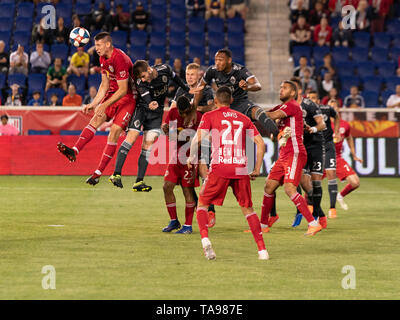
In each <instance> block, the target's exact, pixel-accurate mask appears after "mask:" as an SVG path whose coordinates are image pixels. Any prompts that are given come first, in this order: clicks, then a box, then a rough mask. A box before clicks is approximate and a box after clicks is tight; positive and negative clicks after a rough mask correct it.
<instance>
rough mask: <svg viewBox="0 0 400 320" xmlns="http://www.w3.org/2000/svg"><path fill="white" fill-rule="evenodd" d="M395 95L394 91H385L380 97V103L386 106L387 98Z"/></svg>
mask: <svg viewBox="0 0 400 320" xmlns="http://www.w3.org/2000/svg"><path fill="white" fill-rule="evenodd" d="M392 94H395V91H392V90H385V91H383V92H382V94H381V97H382V103H383V105H384V106H386V102H387V101H388V99H389V97H390V96H391V95H392Z"/></svg>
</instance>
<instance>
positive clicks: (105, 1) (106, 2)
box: [94, 0, 111, 10]
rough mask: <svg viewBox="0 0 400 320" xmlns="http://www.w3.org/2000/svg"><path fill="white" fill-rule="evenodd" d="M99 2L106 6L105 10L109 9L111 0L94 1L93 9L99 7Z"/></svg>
mask: <svg viewBox="0 0 400 320" xmlns="http://www.w3.org/2000/svg"><path fill="white" fill-rule="evenodd" d="M100 2H103V3H104V5H105V6H106V9H107V10H110V9H111V0H96V1H95V2H94V8H95V9H97V8H98V7H99V4H100Z"/></svg>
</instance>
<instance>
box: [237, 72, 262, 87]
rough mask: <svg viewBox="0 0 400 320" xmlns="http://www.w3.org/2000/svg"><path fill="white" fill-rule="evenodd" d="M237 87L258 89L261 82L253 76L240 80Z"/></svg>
mask: <svg viewBox="0 0 400 320" xmlns="http://www.w3.org/2000/svg"><path fill="white" fill-rule="evenodd" d="M239 87H240V88H242V89H243V90H246V91H260V90H261V84H260V82H259V81H258V79H257V78H256V77H255V76H252V77H250V78H248V79H247V80H240V82H239Z"/></svg>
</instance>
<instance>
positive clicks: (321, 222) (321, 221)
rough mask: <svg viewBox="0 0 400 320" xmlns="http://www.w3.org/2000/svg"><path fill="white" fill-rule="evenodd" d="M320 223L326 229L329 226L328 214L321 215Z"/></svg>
mask: <svg viewBox="0 0 400 320" xmlns="http://www.w3.org/2000/svg"><path fill="white" fill-rule="evenodd" d="M319 224H320V225H321V227H322V229H326V227H327V226H328V222H327V221H326V216H324V217H319Z"/></svg>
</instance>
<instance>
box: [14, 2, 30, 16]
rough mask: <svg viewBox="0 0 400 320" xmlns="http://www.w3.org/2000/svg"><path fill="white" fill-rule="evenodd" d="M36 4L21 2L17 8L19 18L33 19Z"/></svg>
mask: <svg viewBox="0 0 400 320" xmlns="http://www.w3.org/2000/svg"><path fill="white" fill-rule="evenodd" d="M33 9H34V4H33V3H32V2H21V3H19V4H18V6H17V15H18V17H27V18H32V15H33Z"/></svg>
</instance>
